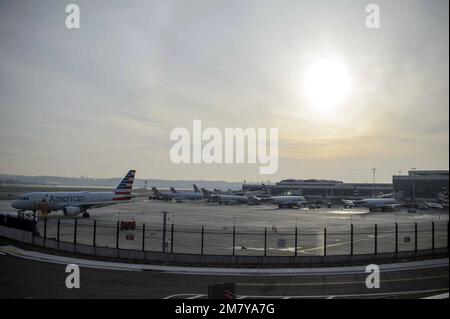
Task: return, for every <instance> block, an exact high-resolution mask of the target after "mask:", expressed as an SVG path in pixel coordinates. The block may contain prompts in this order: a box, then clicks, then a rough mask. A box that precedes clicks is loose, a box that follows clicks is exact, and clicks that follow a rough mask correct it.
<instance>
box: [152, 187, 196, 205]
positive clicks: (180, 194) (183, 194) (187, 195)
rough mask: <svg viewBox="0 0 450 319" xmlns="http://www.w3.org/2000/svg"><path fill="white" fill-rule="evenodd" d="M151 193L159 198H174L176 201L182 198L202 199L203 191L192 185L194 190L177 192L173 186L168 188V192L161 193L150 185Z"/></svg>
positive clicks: (179, 201)
mask: <svg viewBox="0 0 450 319" xmlns="http://www.w3.org/2000/svg"><path fill="white" fill-rule="evenodd" d="M152 190H153V193H154V194H155V196H156V198H157V199H160V200H175V201H176V202H178V203H181V202H183V201H184V200H200V199H203V193H202V192H200V191H199V190H198V187H197V186H196V185H194V192H178V191H177V190H176V189H175V188H173V187H171V188H170V193H161V192H160V191H159V190H158V189H157V188H156V187H152Z"/></svg>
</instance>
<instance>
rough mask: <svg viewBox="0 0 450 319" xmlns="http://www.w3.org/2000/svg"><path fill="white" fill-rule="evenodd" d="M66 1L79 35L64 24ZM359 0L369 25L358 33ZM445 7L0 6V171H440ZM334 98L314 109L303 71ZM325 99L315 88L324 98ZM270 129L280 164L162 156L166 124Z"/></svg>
mask: <svg viewBox="0 0 450 319" xmlns="http://www.w3.org/2000/svg"><path fill="white" fill-rule="evenodd" d="M69 3H76V4H79V6H80V10H81V28H80V29H78V30H69V29H67V28H66V26H65V19H66V13H65V6H66V5H67V4H69ZM368 3H376V4H378V5H379V7H380V10H381V15H380V18H381V20H380V23H381V25H380V26H381V28H380V29H368V28H366V26H365V19H366V16H367V13H366V12H365V7H366V5H367V4H368ZM448 6H449V2H448V0H432V1H429V0H423V1H413V0H404V1H392V0H389V1H376V0H375V1H370V2H369V1H356V0H354V1H334V0H333V1H316V0H314V1H299V0H293V1H278V0H277V1H275V0H273V1H262V0H255V1H242V0H236V1H230V0H224V1H211V0H204V1H193V0H189V1H186V0H180V1H168V0H161V1H148V0H145V1H98V0H96V1H92V0H90V1H57V0H55V1H24V0H20V1H13V0H1V1H0V107H1V111H0V133H1V137H0V173H8V174H27V175H61V176H81V175H88V176H90V177H116V176H121V175H123V174H124V173H125V172H126V170H128V169H129V168H135V169H137V177H139V178H166V179H194V178H196V179H209V180H215V179H223V180H232V181H242V180H244V179H245V180H248V181H261V180H271V181H277V180H280V179H282V178H329V179H340V180H345V181H362V182H364V181H371V180H372V172H371V168H372V167H376V168H377V180H379V181H391V176H392V174H393V173H396V172H398V171H402V172H403V173H406V171H407V170H408V169H409V168H411V167H416V168H418V169H448V161H449V148H448V145H449V120H448V117H449V89H448V86H449V73H448V68H449V60H448V56H449V51H448V48H449V42H448V39H449V17H448V11H449V8H448ZM321 59H333V60H338V61H340V62H341V63H342V65H344V66H345V68H346V70H347V71H348V75H349V77H350V79H351V90H350V92H349V94H348V96H347V97H346V98H345V99H344V100H343V101H342V102H341V103H340V104H339V105H338V106H336V107H335V108H333V109H330V110H329V111H325V112H318V111H317V109H315V107H314V105H312V103H311V101H309V100H308V99H306V97H305V92H304V89H303V88H304V84H305V83H304V81H305V76H306V74H307V70H308V68H310V66H311V65H314V63H316V61H318V60H321ZM324 94H327V92H324ZM194 119H200V120H202V122H203V125H204V127H209V126H214V127H217V128H219V129H223V128H226V127H243V128H246V127H267V128H269V127H277V128H278V129H279V143H280V148H279V169H278V173H277V174H275V175H266V176H261V175H259V174H258V165H254V164H252V165H242V164H241V165H237V164H236V165H226V164H215V165H206V164H181V165H175V164H173V163H171V162H170V160H169V150H170V148H171V146H172V145H173V144H174V142H172V141H170V140H169V134H170V131H171V130H172V129H173V128H175V127H186V128H189V129H191V127H192V120H194Z"/></svg>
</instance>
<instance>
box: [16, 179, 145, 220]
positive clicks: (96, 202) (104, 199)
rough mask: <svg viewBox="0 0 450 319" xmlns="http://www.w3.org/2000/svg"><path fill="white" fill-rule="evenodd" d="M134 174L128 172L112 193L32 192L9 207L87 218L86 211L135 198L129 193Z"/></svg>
mask: <svg viewBox="0 0 450 319" xmlns="http://www.w3.org/2000/svg"><path fill="white" fill-rule="evenodd" d="M135 173H136V171H135V170H130V171H128V173H127V175H126V176H125V177H124V178H123V179H122V181H121V182H120V183H119V185H118V186H117V187H116V189H115V190H114V192H87V191H81V192H32V193H27V194H25V195H23V196H21V197H19V199H18V200H15V201H14V202H12V204H11V206H12V207H14V208H15V209H18V210H20V211H26V210H31V211H33V212H36V211H40V212H41V213H42V214H48V213H50V212H53V211H59V210H62V211H63V213H64V215H65V216H76V215H78V214H80V213H82V214H83V217H84V218H87V217H89V213H88V212H87V210H88V209H91V208H100V207H105V206H109V205H114V204H119V203H124V202H129V201H130V200H131V199H133V198H134V197H136V196H135V195H134V194H132V193H131V189H132V187H133V181H134V175H135Z"/></svg>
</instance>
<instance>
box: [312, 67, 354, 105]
mask: <svg viewBox="0 0 450 319" xmlns="http://www.w3.org/2000/svg"><path fill="white" fill-rule="evenodd" d="M304 93H305V95H306V97H307V99H308V101H309V102H310V103H311V106H312V107H314V108H315V109H317V110H318V111H320V112H330V111H333V110H335V109H336V107H337V106H339V105H340V104H341V103H342V102H343V101H344V99H345V98H346V97H347V96H348V95H349V94H350V75H349V72H348V70H347V68H346V67H345V65H344V64H343V63H341V62H339V61H337V60H332V59H326V60H320V61H317V62H315V63H314V64H312V65H311V66H310V67H309V68H308V69H307V72H306V77H305V81H304Z"/></svg>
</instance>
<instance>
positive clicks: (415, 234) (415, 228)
mask: <svg viewBox="0 0 450 319" xmlns="http://www.w3.org/2000/svg"><path fill="white" fill-rule="evenodd" d="M417 235H418V232H417V223H414V251H417Z"/></svg>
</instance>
